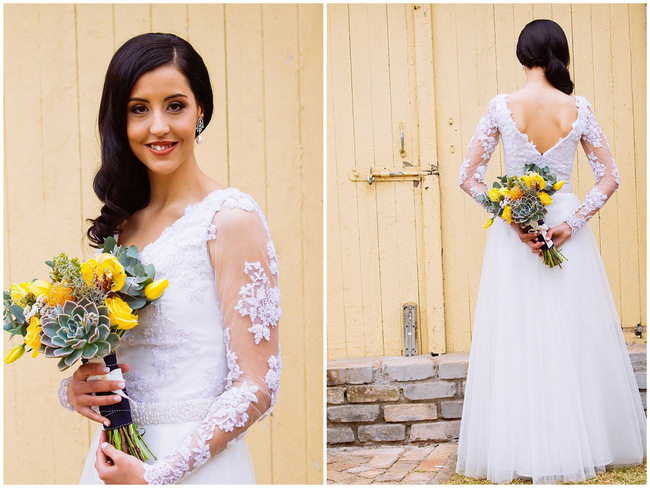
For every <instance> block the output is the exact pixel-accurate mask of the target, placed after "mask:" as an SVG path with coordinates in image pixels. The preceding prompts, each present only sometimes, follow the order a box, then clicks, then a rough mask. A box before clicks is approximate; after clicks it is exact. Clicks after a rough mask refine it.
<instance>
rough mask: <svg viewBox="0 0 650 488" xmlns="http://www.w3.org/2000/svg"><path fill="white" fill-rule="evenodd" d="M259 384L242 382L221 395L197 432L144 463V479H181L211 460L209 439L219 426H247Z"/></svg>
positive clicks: (159, 482) (160, 481)
mask: <svg viewBox="0 0 650 488" xmlns="http://www.w3.org/2000/svg"><path fill="white" fill-rule="evenodd" d="M256 393H257V387H256V386H254V385H249V384H248V383H241V384H240V385H238V386H236V387H233V388H231V389H229V390H227V391H226V392H224V393H223V394H221V396H219V398H218V399H217V401H216V402H214V404H213V405H212V407H210V411H209V413H208V415H207V416H206V417H205V419H204V420H203V421H202V422H201V425H200V426H199V427H198V429H197V430H196V432H194V433H193V434H190V435H188V436H187V437H186V438H185V439H184V440H183V442H182V443H181V445H180V446H179V447H178V448H176V449H175V450H174V451H173V452H172V453H170V454H169V455H168V456H165V458H164V459H160V460H158V461H156V462H155V463H154V464H152V465H148V464H145V465H144V468H145V473H144V480H145V481H146V482H147V483H149V484H152V485H168V484H173V483H178V482H179V481H181V480H182V479H183V478H184V477H186V476H188V475H189V474H191V473H193V472H194V471H196V470H197V469H199V468H200V467H201V466H203V465H204V464H205V463H207V462H208V461H209V460H210V445H209V444H208V442H209V441H210V440H211V439H212V437H213V436H214V431H215V429H216V428H218V429H220V430H222V431H224V432H232V431H233V430H234V429H235V428H238V427H244V426H245V425H246V422H247V421H248V413H247V410H248V408H249V407H250V405H251V403H256V402H257V396H256Z"/></svg>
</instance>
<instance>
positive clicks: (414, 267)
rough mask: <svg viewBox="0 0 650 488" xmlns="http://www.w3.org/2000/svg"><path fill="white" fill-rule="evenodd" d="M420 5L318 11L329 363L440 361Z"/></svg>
mask: <svg viewBox="0 0 650 488" xmlns="http://www.w3.org/2000/svg"><path fill="white" fill-rule="evenodd" d="M431 39H432V32H431V19H430V11H429V7H428V6H422V7H420V6H412V5H330V6H329V7H328V53H327V54H328V66H329V69H328V105H329V106H328V145H329V147H328V185H327V186H328V188H327V190H328V266H327V267H328V282H327V283H328V348H329V351H328V356H329V358H330V359H334V358H341V357H359V356H397V355H402V354H403V352H404V341H405V339H404V323H405V318H404V315H405V306H408V305H409V304H415V305H416V314H415V315H416V319H417V353H427V352H435V353H443V352H445V324H444V303H443V289H442V283H443V280H442V255H441V254H442V252H441V235H440V192H439V181H438V176H437V169H436V168H437V161H436V141H435V134H436V126H435V124H436V122H435V108H434V105H433V102H434V96H433V95H434V94H433V89H434V80H433V53H432V43H431Z"/></svg>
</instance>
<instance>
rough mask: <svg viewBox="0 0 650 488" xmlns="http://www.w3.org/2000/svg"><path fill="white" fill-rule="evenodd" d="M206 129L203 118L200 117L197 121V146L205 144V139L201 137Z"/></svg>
mask: <svg viewBox="0 0 650 488" xmlns="http://www.w3.org/2000/svg"><path fill="white" fill-rule="evenodd" d="M204 128H205V124H204V123H203V117H199V119H198V120H197V121H196V133H197V138H196V142H197V144H203V137H201V132H203V129H204Z"/></svg>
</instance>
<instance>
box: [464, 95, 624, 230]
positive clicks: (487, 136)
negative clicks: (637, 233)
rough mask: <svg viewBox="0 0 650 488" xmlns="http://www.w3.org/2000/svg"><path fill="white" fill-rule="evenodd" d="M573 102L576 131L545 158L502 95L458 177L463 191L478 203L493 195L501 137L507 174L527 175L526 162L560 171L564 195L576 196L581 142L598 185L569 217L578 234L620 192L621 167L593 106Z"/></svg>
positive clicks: (492, 102)
mask: <svg viewBox="0 0 650 488" xmlns="http://www.w3.org/2000/svg"><path fill="white" fill-rule="evenodd" d="M574 98H575V103H576V106H577V108H578V116H577V118H576V120H575V122H574V123H573V125H572V127H571V131H570V132H569V133H568V134H567V135H566V136H565V137H563V138H561V139H560V140H559V141H558V142H557V143H556V144H555V145H554V146H553V147H552V148H550V149H548V150H547V151H546V152H544V153H543V154H542V153H540V152H539V151H538V149H537V147H535V144H533V143H532V142H530V141H529V139H528V136H527V135H526V134H524V133H522V132H521V131H519V129H518V127H517V124H516V122H515V120H514V119H513V117H512V112H511V111H510V109H509V108H508V95H507V94H501V95H497V96H496V97H494V98H493V99H492V100H490V102H489V104H488V107H487V109H486V111H485V113H484V114H483V117H481V120H480V122H479V124H478V127H477V129H476V132H475V133H474V136H473V137H472V140H471V141H470V143H469V147H468V149H467V154H466V156H465V160H464V161H463V164H462V165H461V168H460V175H459V177H458V183H459V185H460V187H461V188H462V189H463V190H465V191H466V192H467V193H469V194H470V195H471V196H472V197H473V198H474V199H476V198H477V197H478V195H479V194H481V193H483V192H486V191H487V190H488V188H487V186H486V185H485V183H484V182H483V177H484V175H485V172H486V170H487V164H488V162H489V160H490V158H491V156H492V153H493V152H494V150H495V148H496V145H497V143H498V140H499V137H501V139H502V141H503V153H504V160H505V171H506V174H508V175H521V174H523V170H524V166H525V165H526V164H527V163H535V164H537V165H538V166H540V167H543V166H548V167H549V168H550V169H551V170H552V171H553V172H555V174H556V175H557V178H558V180H564V181H565V182H566V183H565V185H564V187H562V189H561V190H560V191H562V192H571V191H573V186H572V185H571V174H572V171H573V158H574V155H575V151H576V147H577V145H578V143H581V144H582V147H583V149H584V151H585V154H586V155H587V159H588V160H589V164H590V165H591V169H592V170H593V172H594V175H595V177H596V183H595V185H594V186H593V187H592V189H591V190H590V191H589V192H588V193H587V195H586V196H585V198H584V200H583V202H582V204H581V205H580V206H579V207H578V208H576V210H575V211H574V212H573V213H572V214H571V215H567V216H566V219H565V221H566V223H567V224H569V226H571V229H572V233H575V232H577V231H578V230H579V229H580V228H581V227H582V226H583V225H584V224H586V223H587V221H588V220H589V219H590V218H591V217H593V216H594V215H595V213H596V212H597V211H598V210H599V209H600V208H601V207H602V206H603V205H604V204H605V202H606V201H607V199H608V198H609V197H610V196H611V195H612V194H613V193H614V192H615V191H616V189H617V188H618V185H619V176H618V169H617V168H616V162H615V161H614V158H613V157H612V153H611V152H610V150H609V146H608V144H607V139H606V138H605V135H604V134H603V132H602V130H601V128H600V125H598V122H597V120H596V117H595V115H594V112H593V109H592V107H591V104H590V103H589V101H587V99H586V98H584V97H581V96H575V97H574Z"/></svg>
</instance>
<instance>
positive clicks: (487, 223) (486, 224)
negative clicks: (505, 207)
mask: <svg viewBox="0 0 650 488" xmlns="http://www.w3.org/2000/svg"><path fill="white" fill-rule="evenodd" d="M493 222H494V218H491V219H489V220H488V221H487V222H486V223H485V225H484V226H483V228H484V229H487V228H488V227H490V226H491V225H492V223H493Z"/></svg>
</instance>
